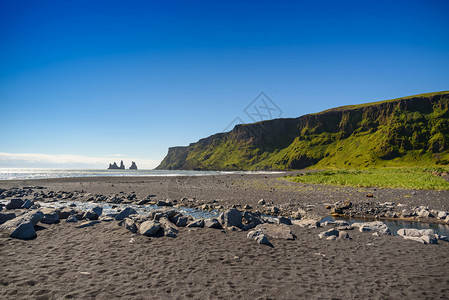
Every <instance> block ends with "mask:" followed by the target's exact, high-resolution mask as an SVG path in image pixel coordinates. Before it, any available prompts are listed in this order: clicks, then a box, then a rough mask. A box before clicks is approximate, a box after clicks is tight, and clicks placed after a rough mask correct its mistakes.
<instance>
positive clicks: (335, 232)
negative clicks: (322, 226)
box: [318, 228, 340, 239]
mask: <svg viewBox="0 0 449 300" xmlns="http://www.w3.org/2000/svg"><path fill="white" fill-rule="evenodd" d="M339 234H340V233H339V232H338V230H337V229H335V228H331V229H329V230H326V231H323V232H321V233H320V234H319V235H318V236H319V237H320V239H322V238H327V237H330V236H335V237H337V236H339Z"/></svg>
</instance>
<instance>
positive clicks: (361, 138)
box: [158, 91, 449, 170]
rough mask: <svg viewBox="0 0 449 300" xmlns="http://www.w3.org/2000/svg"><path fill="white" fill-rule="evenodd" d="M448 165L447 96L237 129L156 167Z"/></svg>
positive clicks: (177, 152)
mask: <svg viewBox="0 0 449 300" xmlns="http://www.w3.org/2000/svg"><path fill="white" fill-rule="evenodd" d="M448 164H449V91H446V92H438V93H430V94H421V95H416V96H409V97H404V98H399V99H393V100H387V101H380V102H374V103H367V104H360V105H352V106H343V107H339V108H334V109H330V110H327V111H324V112H321V113H317V114H311V115H305V116H302V117H299V118H296V119H276V120H269V121H264V122H258V123H254V124H244V125H238V126H236V127H235V128H234V129H233V130H232V131H230V132H227V133H221V134H216V135H213V136H211V137H208V138H206V139H203V140H200V141H198V142H197V143H192V144H190V145H189V146H187V147H176V148H170V150H169V153H168V155H167V156H166V157H165V159H164V160H163V161H162V163H161V164H160V166H159V167H158V169H194V170H291V169H303V168H314V169H361V170H363V169H368V168H386V167H438V166H445V165H448Z"/></svg>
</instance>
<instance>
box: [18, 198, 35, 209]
mask: <svg viewBox="0 0 449 300" xmlns="http://www.w3.org/2000/svg"><path fill="white" fill-rule="evenodd" d="M33 205H34V202H33V201H32V200H30V199H26V200H25V201H24V202H23V204H22V207H21V208H25V209H30V207H31V206H33Z"/></svg>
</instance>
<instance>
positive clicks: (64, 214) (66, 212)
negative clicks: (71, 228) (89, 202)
mask: <svg viewBox="0 0 449 300" xmlns="http://www.w3.org/2000/svg"><path fill="white" fill-rule="evenodd" d="M75 213H76V210H74V209H73V208H69V207H64V208H63V209H62V210H60V211H59V219H67V218H68V217H70V216H71V215H74V214H75ZM83 215H84V213H83Z"/></svg>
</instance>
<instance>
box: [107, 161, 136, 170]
mask: <svg viewBox="0 0 449 300" xmlns="http://www.w3.org/2000/svg"><path fill="white" fill-rule="evenodd" d="M129 169H130V170H137V165H136V163H135V162H132V163H131V167H129ZM108 170H125V165H124V164H123V160H122V161H120V167H119V166H117V163H116V162H115V161H114V163H113V164H109V168H108Z"/></svg>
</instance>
